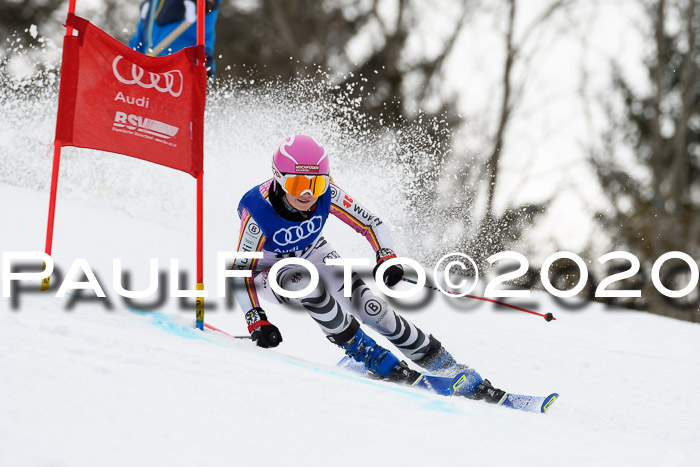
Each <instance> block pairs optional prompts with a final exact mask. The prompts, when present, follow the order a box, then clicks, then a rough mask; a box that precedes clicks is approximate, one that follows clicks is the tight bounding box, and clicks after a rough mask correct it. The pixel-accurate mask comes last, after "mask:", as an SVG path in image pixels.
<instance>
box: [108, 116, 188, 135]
mask: <svg viewBox="0 0 700 467" xmlns="http://www.w3.org/2000/svg"><path fill="white" fill-rule="evenodd" d="M114 128H115V129H121V128H126V129H127V130H131V131H134V130H135V131H137V132H139V133H144V134H146V135H151V136H155V137H156V138H162V139H170V138H172V137H174V136H175V135H176V134H177V132H178V130H179V128H178V127H176V126H172V125H168V124H167V123H163V122H159V121H158V120H153V119H151V118H145V117H142V116H140V115H134V114H127V113H126V112H117V113H116V114H115V115H114ZM117 131H118V130H117Z"/></svg>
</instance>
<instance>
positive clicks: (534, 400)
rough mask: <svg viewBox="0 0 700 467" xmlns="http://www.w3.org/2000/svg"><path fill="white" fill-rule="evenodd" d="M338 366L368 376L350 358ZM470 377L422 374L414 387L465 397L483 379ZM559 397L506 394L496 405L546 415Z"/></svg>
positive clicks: (363, 367)
mask: <svg viewBox="0 0 700 467" xmlns="http://www.w3.org/2000/svg"><path fill="white" fill-rule="evenodd" d="M337 366H338V367H340V368H344V369H346V370H349V371H352V372H354V373H358V374H361V375H367V371H366V370H365V366H364V364H363V363H361V362H356V361H355V360H353V359H351V358H349V357H343V359H342V360H341V361H340V362H338V364H337ZM470 376H471V375H469V374H467V373H459V374H457V375H456V376H454V377H452V378H445V377H441V376H433V375H426V374H422V375H421V377H420V378H419V379H418V380H417V381H416V382H415V383H413V385H412V386H413V387H417V388H421V389H425V390H427V391H430V392H434V393H436V394H440V395H443V396H465V395H466V394H473V392H474V386H475V384H478V383H479V382H480V381H481V378H479V380H478V381H474V379H473V378H471V377H470ZM465 397H466V396H465ZM558 397H559V394H557V393H553V394H550V395H548V396H547V397H536V396H526V395H522V394H510V393H506V395H505V396H504V398H503V399H501V401H500V402H498V404H496V405H502V406H504V407H508V408H511V409H516V410H522V411H525V412H533V413H545V412H546V411H547V409H549V407H550V406H551V405H552V404H553V403H554V402H555V401H556V400H557V398H558Z"/></svg>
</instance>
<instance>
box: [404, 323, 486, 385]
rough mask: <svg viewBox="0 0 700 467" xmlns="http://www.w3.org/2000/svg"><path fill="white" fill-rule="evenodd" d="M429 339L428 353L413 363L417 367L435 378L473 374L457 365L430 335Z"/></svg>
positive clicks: (471, 371)
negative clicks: (420, 367)
mask: <svg viewBox="0 0 700 467" xmlns="http://www.w3.org/2000/svg"><path fill="white" fill-rule="evenodd" d="M429 339H430V343H429V345H428V351H427V352H426V353H425V355H424V356H423V357H422V358H421V359H419V360H416V361H415V363H416V364H417V365H420V366H422V367H423V368H425V369H426V370H428V371H429V372H430V373H432V374H434V375H435V376H443V377H453V376H456V375H458V374H459V373H475V371H474V370H472V369H471V368H469V367H468V366H467V365H463V364H461V363H457V362H456V361H455V359H454V358H452V355H450V353H449V352H448V351H447V350H445V348H444V347H443V346H442V344H441V343H440V341H439V340H437V339H436V338H434V337H433V335H432V334H431V335H430V337H429ZM480 382H481V381H480Z"/></svg>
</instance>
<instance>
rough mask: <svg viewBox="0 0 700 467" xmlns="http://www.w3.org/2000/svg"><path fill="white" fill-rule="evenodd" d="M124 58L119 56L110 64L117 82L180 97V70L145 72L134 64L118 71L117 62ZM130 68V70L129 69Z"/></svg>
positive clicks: (181, 84) (181, 80) (181, 79)
mask: <svg viewBox="0 0 700 467" xmlns="http://www.w3.org/2000/svg"><path fill="white" fill-rule="evenodd" d="M122 58H124V57H122V56H121V55H117V57H116V58H115V59H114V61H113V62H112V71H113V72H114V77H115V78H117V81H119V82H120V83H124V84H129V85H131V84H136V85H138V86H141V87H142V88H144V89H151V88H153V89H155V90H156V91H158V92H167V93H169V94H170V95H171V96H173V97H180V94H182V89H183V78H182V73H181V72H180V70H171V71H166V72H165V73H153V72H150V71H149V72H146V70H144V69H143V68H141V67H140V66H138V65H136V64H135V63H132V64H131V67H129V66H126V67H124V66H122V67H121V71H120V70H119V66H118V64H119V62H120V61H121V59H122ZM129 68H130V69H129Z"/></svg>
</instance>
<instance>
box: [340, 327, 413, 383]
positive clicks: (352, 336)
mask: <svg viewBox="0 0 700 467" xmlns="http://www.w3.org/2000/svg"><path fill="white" fill-rule="evenodd" d="M328 340H330V341H331V342H333V343H334V344H336V345H337V346H338V347H340V348H341V349H343V350H344V351H345V355H347V356H348V357H350V358H352V359H353V360H355V361H357V362H361V363H363V364H364V366H365V369H366V370H367V372H368V373H369V374H370V375H373V376H377V377H379V378H382V379H387V380H389V381H394V382H404V383H407V384H413V383H414V382H415V381H417V380H419V379H420V378H421V373H419V372H418V371H415V370H412V369H411V368H409V367H408V365H407V364H406V362H403V361H399V359H398V358H396V356H395V355H394V354H392V353H391V352H389V351H388V350H387V349H385V348H384V347H382V346H380V345H378V344H377V343H376V342H375V341H374V339H372V338H371V337H369V336H368V335H367V334H365V333H364V331H363V330H362V329H361V328H360V323H359V322H358V321H357V320H356V319H355V318H353V319H352V322H351V323H350V326H348V328H347V329H346V330H345V331H343V332H341V333H339V334H334V335H330V336H328Z"/></svg>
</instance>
